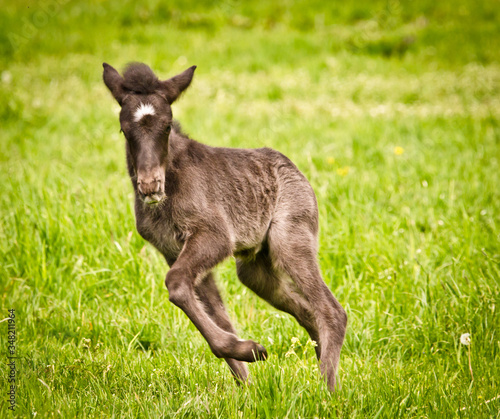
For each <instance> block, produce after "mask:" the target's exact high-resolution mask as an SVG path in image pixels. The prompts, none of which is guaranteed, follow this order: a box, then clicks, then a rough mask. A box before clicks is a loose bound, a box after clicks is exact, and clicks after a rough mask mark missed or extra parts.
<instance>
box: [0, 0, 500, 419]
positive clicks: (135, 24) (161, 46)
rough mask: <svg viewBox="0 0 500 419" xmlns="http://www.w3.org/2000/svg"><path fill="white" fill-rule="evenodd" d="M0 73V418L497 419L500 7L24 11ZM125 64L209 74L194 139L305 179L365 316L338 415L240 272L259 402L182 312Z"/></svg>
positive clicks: (232, 279) (300, 350) (289, 329)
mask: <svg viewBox="0 0 500 419" xmlns="http://www.w3.org/2000/svg"><path fill="white" fill-rule="evenodd" d="M330 3H331V4H330ZM0 57H1V61H0V87H1V88H0V125H1V129H0V145H1V147H0V185H1V186H2V188H1V193H0V310H1V315H0V319H2V320H3V321H2V322H1V323H0V348H1V350H0V356H1V357H2V361H1V364H2V367H1V368H0V389H1V391H0V394H1V396H0V417H3V418H7V417H30V418H33V417H43V418H45V417H63V418H68V417H69V418H70V417H88V418H94V417H103V418H104V417H106V418H107V417H120V418H121V417H124V418H129V417H130V418H132V417H134V418H135V417H141V418H148V417H151V418H157V417H164V418H171V417H209V418H248V417H259V418H261V417H262V418H316V417H317V418H330V417H344V418H347V417H349V418H358V417H359V418H394V417H419V418H424V417H425V418H434V417H435V418H442V417H471V418H472V417H473V418H480V417H488V418H489V417H491V418H498V417H500V398H498V396H500V335H499V333H500V316H499V310H500V90H499V89H500V61H499V59H500V4H499V3H498V2H495V1H489V2H481V3H477V2H473V1H472V0H457V1H455V2H451V1H446V2H436V1H430V0H424V1H419V2H406V1H401V2H399V1H396V0H389V1H388V2H387V1H378V0H377V1H367V0H363V1H358V2H352V3H338V4H334V3H333V2H323V1H319V0H313V1H305V0H299V1H297V2H292V1H291V0H284V1H282V2H264V1H261V2H259V1H254V2H238V1H236V0H223V1H221V2H213V1H202V2H195V1H194V0H188V1H180V0H176V1H172V2H160V1H157V0H148V1H145V2H141V3H140V4H139V3H138V2H137V3H136V2H133V1H131V0H125V1H123V2H105V1H98V0H91V1H88V2H84V1H83V0H51V1H47V2H31V1H27V0H20V1H15V2H8V3H7V2H3V4H2V7H1V8H0ZM130 61H142V62H145V63H147V64H149V65H150V66H151V67H152V68H153V70H154V71H155V72H156V73H157V74H158V75H160V76H161V77H163V78H167V77H170V76H173V75H175V74H177V73H179V72H180V71H182V70H184V69H185V68H187V67H189V66H191V65H197V66H198V68H197V70H196V73H195V77H194V81H193V83H192V85H191V87H190V88H189V90H188V91H187V92H186V93H185V95H184V96H183V97H182V98H181V99H180V100H179V101H178V102H177V103H175V105H174V106H173V113H174V117H175V118H176V119H178V120H179V121H180V122H181V124H182V126H183V128H184V130H185V131H186V132H187V133H189V135H190V136H191V137H192V138H194V139H196V140H198V141H200V142H203V143H205V144H210V145H213V146H224V147H248V148H254V147H263V146H267V147H272V148H275V149H277V150H279V151H281V152H282V153H284V154H286V155H287V156H288V157H290V158H291V159H292V160H293V161H294V162H295V163H296V165H297V166H298V167H299V169H300V170H301V171H303V173H304V174H305V175H306V176H307V177H308V179H309V180H310V182H311V184H312V186H313V188H314V189H315V192H316V194H317V198H318V204H319V213H320V243H319V247H320V252H319V260H320V265H321V269H322V273H323V276H324V279H325V281H326V283H327V284H328V286H329V287H330V289H331V290H332V291H333V293H334V295H335V296H336V297H337V299H338V300H339V301H340V303H341V304H342V305H343V306H344V307H345V309H346V311H347V314H348V316H349V324H348V331H347V335H346V340H345V345H344V348H343V352H342V356H341V364H340V369H339V380H340V382H341V388H340V389H339V390H338V391H337V392H336V393H334V394H331V393H329V392H328V390H327V389H326V385H325V384H324V383H323V382H322V380H321V377H320V375H319V368H318V365H317V361H316V358H315V356H314V350H313V347H312V344H311V342H310V341H309V340H308V336H307V334H306V332H305V331H304V330H303V329H302V328H301V327H300V326H299V325H298V324H297V323H296V322H295V320H293V319H292V318H291V317H290V316H289V315H286V314H284V313H282V312H279V311H277V310H275V309H273V308H272V307H270V306H269V305H268V304H266V303H265V302H264V301H262V300H260V299H259V298H258V297H256V296H255V295H253V294H252V293H251V292H250V291H249V290H247V289H246V288H245V287H244V286H242V285H241V284H240V283H239V281H238V279H237V276H236V272H235V264H234V261H233V260H228V261H226V262H225V263H224V264H222V265H221V266H220V267H219V269H218V277H217V282H218V284H219V288H220V289H221V292H222V295H223V298H224V300H225V302H226V306H227V308H228V311H229V313H230V316H231V318H232V320H233V322H234V324H235V326H236V328H237V330H238V332H239V334H240V336H241V337H243V338H246V339H253V340H255V341H258V342H260V343H262V344H264V345H265V346H266V348H267V350H268V353H269V354H270V356H269V359H268V360H267V361H266V362H262V363H256V364H252V365H250V370H251V375H252V382H251V383H250V384H248V385H247V386H244V387H238V386H237V385H236V384H235V382H234V381H233V379H232V376H231V374H230V372H229V370H228V369H227V367H226V365H225V363H224V362H223V361H222V360H218V359H216V358H215V357H214V356H213V355H212V353H211V352H210V349H209V347H208V345H207V344H206V342H205V341H204V340H203V338H202V337H201V335H200V334H199V333H198V331H197V330H196V329H195V327H194V326H193V325H192V324H191V323H190V322H189V320H188V319H187V317H186V316H185V315H184V314H183V313H182V312H181V311H180V310H179V309H178V308H176V307H175V306H174V305H172V304H171V303H169V301H168V291H167V290H166V288H165V286H164V278H165V274H166V272H167V270H168V267H167V265H166V263H165V261H164V260H163V259H162V257H161V256H160V255H159V254H158V253H157V252H156V251H155V249H154V248H153V247H152V246H151V245H149V244H147V243H146V242H145V241H144V240H143V239H142V238H141V237H140V236H139V235H138V233H137V232H136V231H135V219H134V214H133V192H132V187H131V185H130V181H129V179H128V176H127V173H126V169H125V154H124V138H123V137H122V134H120V132H119V123H118V116H117V115H118V111H119V108H118V105H117V104H116V103H115V102H114V100H113V98H112V97H111V95H110V94H109V92H108V91H107V89H106V87H105V86H104V84H103V83H102V79H101V77H102V62H108V63H110V64H111V65H113V66H114V67H116V68H119V69H121V68H123V66H124V65H125V64H126V63H127V62H130ZM9 309H15V315H16V318H15V320H16V326H15V327H16V337H17V341H16V356H17V359H16V386H17V388H16V410H15V411H14V412H12V411H11V410H9V409H8V407H9V406H10V404H9V403H8V394H7V393H8V389H9V383H8V374H9V372H10V371H9V368H8V366H7V356H8V353H7V324H8V321H6V319H7V318H8V315H9V313H8V310H9ZM464 333H470V334H471V344H470V346H465V345H463V344H461V343H460V337H461V335H462V334H464ZM469 356H470V358H469ZM469 359H470V364H469Z"/></svg>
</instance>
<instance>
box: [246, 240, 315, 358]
mask: <svg viewBox="0 0 500 419" xmlns="http://www.w3.org/2000/svg"><path fill="white" fill-rule="evenodd" d="M236 268H237V273H238V277H239V279H240V281H241V282H242V283H243V284H244V285H246V286H247V287H248V288H250V289H251V290H252V291H253V292H255V293H256V294H257V295H258V296H259V297H261V298H263V299H264V300H266V301H267V302H268V303H269V304H271V305H272V306H274V307H276V308H277V309H278V310H282V311H284V312H286V313H288V314H291V315H292V316H293V317H295V319H296V320H297V322H298V323H299V324H300V325H301V326H302V327H303V328H304V329H306V331H307V332H308V333H309V336H310V337H311V339H312V340H314V341H315V342H316V343H317V346H316V347H315V348H314V349H315V350H316V356H317V357H318V359H319V356H320V346H319V345H320V342H319V334H318V326H317V324H316V320H315V319H314V314H313V311H312V309H311V307H310V305H309V302H308V301H307V300H306V299H305V298H304V296H303V295H302V294H301V292H300V291H299V290H298V288H297V287H296V286H295V284H294V283H293V282H292V281H291V280H290V278H288V276H287V275H286V274H285V273H284V272H279V271H278V270H277V269H275V268H274V267H273V266H272V263H271V258H270V257H269V251H268V249H264V250H262V251H260V252H259V253H257V255H255V258H254V259H251V260H244V259H236Z"/></svg>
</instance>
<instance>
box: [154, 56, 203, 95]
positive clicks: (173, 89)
mask: <svg viewBox="0 0 500 419" xmlns="http://www.w3.org/2000/svg"><path fill="white" fill-rule="evenodd" d="M194 70H196V66H195V65H194V66H192V67H189V68H188V69H187V70H184V71H183V72H182V73H181V74H178V75H177V76H174V77H172V78H171V79H168V80H165V81H161V82H160V89H159V90H160V92H161V93H163V94H164V95H165V97H166V99H167V100H168V103H173V102H174V101H175V100H176V99H177V98H178V97H179V96H180V94H181V93H182V92H183V91H184V90H186V89H187V87H188V86H189V85H190V84H191V80H193V75H194Z"/></svg>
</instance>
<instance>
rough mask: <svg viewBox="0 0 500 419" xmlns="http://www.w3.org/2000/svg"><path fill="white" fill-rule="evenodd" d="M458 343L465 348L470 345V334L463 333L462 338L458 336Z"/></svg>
mask: <svg viewBox="0 0 500 419" xmlns="http://www.w3.org/2000/svg"><path fill="white" fill-rule="evenodd" d="M460 343H461V344H462V345H465V346H469V345H470V333H464V334H463V335H462V336H460Z"/></svg>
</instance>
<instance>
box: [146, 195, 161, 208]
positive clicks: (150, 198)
mask: <svg viewBox="0 0 500 419" xmlns="http://www.w3.org/2000/svg"><path fill="white" fill-rule="evenodd" d="M164 200H165V194H160V193H155V194H152V195H146V196H145V197H144V198H143V201H144V203H145V204H146V205H148V206H150V207H155V206H157V205H158V204H160V203H161V202H162V201H164Z"/></svg>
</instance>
